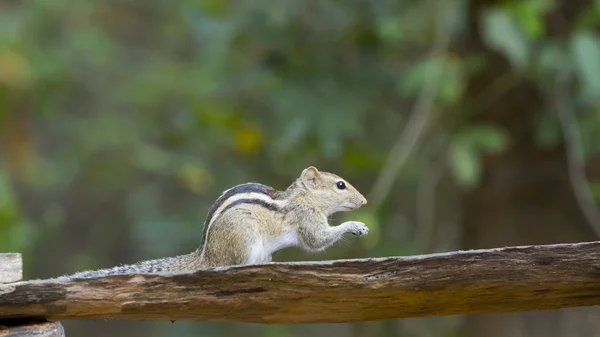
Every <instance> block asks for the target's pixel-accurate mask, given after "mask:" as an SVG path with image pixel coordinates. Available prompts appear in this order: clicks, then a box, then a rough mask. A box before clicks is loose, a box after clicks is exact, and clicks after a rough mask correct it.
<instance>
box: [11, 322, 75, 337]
mask: <svg viewBox="0 0 600 337" xmlns="http://www.w3.org/2000/svg"><path fill="white" fill-rule="evenodd" d="M31 336H36V337H65V329H64V328H63V326H62V324H60V322H45V321H42V322H24V323H23V324H19V323H16V324H7V325H3V323H2V322H0V337H31Z"/></svg>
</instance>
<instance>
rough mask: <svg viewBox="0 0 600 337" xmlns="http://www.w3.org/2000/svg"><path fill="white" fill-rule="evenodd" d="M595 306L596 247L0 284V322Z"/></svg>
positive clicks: (278, 318)
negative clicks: (36, 318)
mask: <svg viewBox="0 0 600 337" xmlns="http://www.w3.org/2000/svg"><path fill="white" fill-rule="evenodd" d="M599 304H600V242H590V243H580V244H561V245H548V246H527V247H509V248H502V249H492V250H473V251H459V252H452V253H445V254H432V255H425V256H412V257H394V258H377V259H364V260H339V261H325V262H318V263H270V264H266V265H254V266H237V267H227V268H217V269H211V270H200V271H196V272H193V273H178V274H164V275H126V276H111V277H105V278H95V279H76V280H69V279H54V280H33V281H26V282H18V283H13V284H6V285H0V319H2V318H30V317H45V318H51V319H58V318H60V319H72V318H88V319H92V318H93V319H97V318H113V319H165V320H180V319H197V320H207V321H239V322H269V323H315V322H355V321H366V320H377V319H387V318H400V317H419V316H436V315H453V314H471V313H486V312H508V311H524V310H545V309H556V308H564V307H575V306H591V305H599Z"/></svg>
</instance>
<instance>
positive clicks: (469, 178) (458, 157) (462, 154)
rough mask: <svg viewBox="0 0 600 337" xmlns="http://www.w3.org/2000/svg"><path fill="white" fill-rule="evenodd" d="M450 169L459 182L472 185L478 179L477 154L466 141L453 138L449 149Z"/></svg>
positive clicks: (479, 168)
mask: <svg viewBox="0 0 600 337" xmlns="http://www.w3.org/2000/svg"><path fill="white" fill-rule="evenodd" d="M449 156H450V157H449V161H450V163H449V164H450V170H451V172H452V175H453V176H454V178H455V179H456V180H457V181H458V183H459V184H461V185H465V186H473V185H475V183H476V182H477V181H478V180H479V176H480V174H481V163H480V161H479V155H478V154H477V152H476V151H475V149H474V148H473V146H471V144H469V143H468V142H465V141H461V140H460V139H459V140H455V141H454V142H453V144H452V145H451V146H450V151H449Z"/></svg>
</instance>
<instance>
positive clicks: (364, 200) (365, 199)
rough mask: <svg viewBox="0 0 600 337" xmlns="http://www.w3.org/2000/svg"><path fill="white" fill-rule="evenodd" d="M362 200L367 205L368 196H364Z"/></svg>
mask: <svg viewBox="0 0 600 337" xmlns="http://www.w3.org/2000/svg"><path fill="white" fill-rule="evenodd" d="M361 202H362V204H363V205H366V204H367V198H365V197H362V200H361Z"/></svg>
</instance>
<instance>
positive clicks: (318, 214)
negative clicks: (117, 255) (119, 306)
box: [70, 166, 369, 278]
mask: <svg viewBox="0 0 600 337" xmlns="http://www.w3.org/2000/svg"><path fill="white" fill-rule="evenodd" d="M366 203H367V200H366V199H365V197H364V196H362V194H360V192H358V191H357V190H356V189H355V188H354V187H353V186H352V185H350V184H349V183H348V182H347V181H345V180H344V179H342V178H341V177H339V176H337V175H335V174H332V173H327V172H319V170H317V169H316V168H315V167H313V166H311V167H308V168H306V169H305V170H303V171H302V174H301V175H300V177H299V178H297V179H296V180H295V181H294V183H293V184H292V185H291V186H290V187H288V188H287V189H286V190H285V191H277V190H275V189H274V188H272V187H269V186H265V185H262V184H257V183H247V184H241V185H238V186H235V187H233V188H230V189H228V190H226V191H225V192H223V193H222V194H221V196H220V197H219V198H218V199H217V201H215V203H214V204H213V205H212V206H211V207H210V208H209V210H208V214H207V216H206V219H205V220H204V231H203V233H202V241H201V244H200V247H199V248H198V249H197V250H196V251H194V252H192V253H189V254H186V255H180V256H175V257H167V258H161V259H155V260H148V261H142V262H138V263H136V264H131V265H122V266H117V267H113V268H110V269H102V270H96V271H83V272H79V273H75V274H73V275H71V276H70V277H73V278H88V277H102V276H109V275H119V274H129V273H158V272H173V271H185V270H196V269H201V268H210V267H218V266H230V265H244V264H260V263H266V262H271V255H272V254H273V253H274V252H276V251H278V250H280V249H283V248H287V247H300V248H302V249H304V250H306V251H312V252H316V251H322V250H324V249H325V248H327V247H329V246H331V245H332V244H334V243H335V242H336V241H338V240H340V239H341V238H342V236H343V235H344V234H346V233H351V234H354V235H357V236H362V235H365V234H367V233H368V231H369V229H368V228H367V226H365V224H363V223H362V222H357V221H347V222H344V223H342V224H341V225H339V226H329V224H328V220H327V218H328V216H330V215H331V214H333V213H336V212H341V211H350V210H353V209H356V208H359V207H361V206H362V205H364V204H366Z"/></svg>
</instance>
